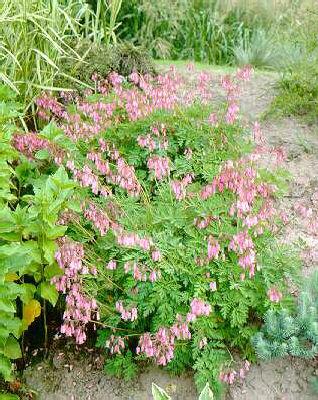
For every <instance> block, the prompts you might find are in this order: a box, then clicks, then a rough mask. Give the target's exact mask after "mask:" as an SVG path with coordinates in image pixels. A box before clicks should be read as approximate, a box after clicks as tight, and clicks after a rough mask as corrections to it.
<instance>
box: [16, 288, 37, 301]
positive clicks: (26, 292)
mask: <svg viewBox="0 0 318 400" xmlns="http://www.w3.org/2000/svg"><path fill="white" fill-rule="evenodd" d="M19 286H20V289H21V290H20V294H19V297H20V299H21V300H22V302H23V304H28V303H29V302H30V301H31V300H32V299H33V297H34V293H35V291H36V288H35V286H34V285H32V284H31V283H23V284H22V285H19Z"/></svg>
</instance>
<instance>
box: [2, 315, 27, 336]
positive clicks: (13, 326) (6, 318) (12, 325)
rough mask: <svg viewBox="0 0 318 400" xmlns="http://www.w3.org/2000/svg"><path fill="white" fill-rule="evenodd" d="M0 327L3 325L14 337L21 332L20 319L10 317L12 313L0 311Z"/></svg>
mask: <svg viewBox="0 0 318 400" xmlns="http://www.w3.org/2000/svg"><path fill="white" fill-rule="evenodd" d="M0 321H1V322H0V327H1V326H3V327H5V329H6V331H7V332H8V333H12V335H14V336H15V337H19V336H20V334H21V327H22V321H21V319H20V318H17V317H12V314H7V313H4V312H0Z"/></svg>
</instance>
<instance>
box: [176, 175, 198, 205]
mask: <svg viewBox="0 0 318 400" xmlns="http://www.w3.org/2000/svg"><path fill="white" fill-rule="evenodd" d="M193 179H194V175H193V174H187V175H186V176H185V177H184V178H183V179H181V181H178V180H174V181H172V182H171V188H172V190H173V193H174V195H175V196H176V199H177V200H179V201H180V200H183V199H184V198H185V197H186V195H187V192H186V188H187V186H188V185H189V184H190V183H191V182H192V180H193Z"/></svg>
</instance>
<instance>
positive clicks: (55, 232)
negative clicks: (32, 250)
mask: <svg viewBox="0 0 318 400" xmlns="http://www.w3.org/2000/svg"><path fill="white" fill-rule="evenodd" d="M66 229H67V226H54V227H52V228H48V230H47V232H46V237H47V238H48V239H52V240H54V239H57V238H59V237H61V236H64V234H65V231H66Z"/></svg>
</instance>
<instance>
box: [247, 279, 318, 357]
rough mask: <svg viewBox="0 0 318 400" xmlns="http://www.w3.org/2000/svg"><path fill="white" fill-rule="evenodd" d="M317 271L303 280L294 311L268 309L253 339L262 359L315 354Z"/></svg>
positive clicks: (317, 335)
mask: <svg viewBox="0 0 318 400" xmlns="http://www.w3.org/2000/svg"><path fill="white" fill-rule="evenodd" d="M317 307H318V273H315V274H314V275H313V276H312V277H311V278H310V279H308V280H307V281H306V282H305V285H304V287H303V290H302V292H301V294H300V297H299V301H298V305H297V310H296V312H295V313H294V314H290V313H289V312H288V311H286V310H284V309H282V310H279V311H277V310H269V311H268V312H267V313H266V316H265V322H264V326H263V329H262V331H261V332H258V333H257V334H256V335H255V336H254V338H253V344H254V347H255V350H256V353H257V355H258V356H259V357H260V358H262V359H265V360H267V359H272V358H276V357H285V356H288V355H292V356H296V357H314V356H316V355H317V354H318V308H317Z"/></svg>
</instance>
